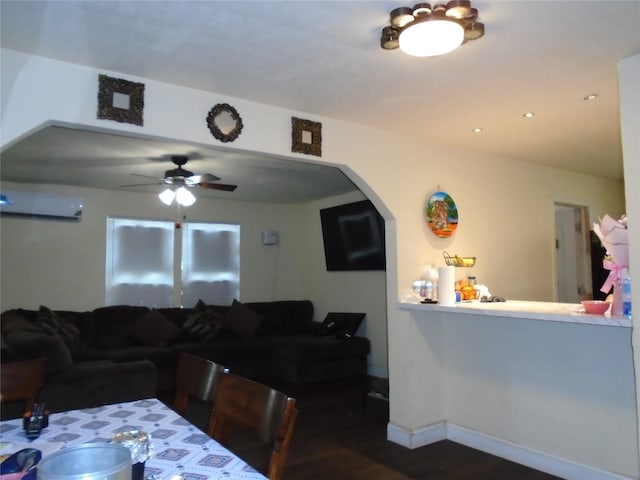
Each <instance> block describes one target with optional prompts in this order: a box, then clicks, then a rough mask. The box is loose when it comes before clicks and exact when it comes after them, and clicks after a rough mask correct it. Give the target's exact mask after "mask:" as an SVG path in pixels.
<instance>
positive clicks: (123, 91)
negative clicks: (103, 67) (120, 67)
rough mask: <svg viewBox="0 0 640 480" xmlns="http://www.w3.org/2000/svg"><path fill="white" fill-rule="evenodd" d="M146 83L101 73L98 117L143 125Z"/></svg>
mask: <svg viewBox="0 0 640 480" xmlns="http://www.w3.org/2000/svg"><path fill="white" fill-rule="evenodd" d="M143 110H144V83H136V82H130V81H129V80H123V79H122V78H112V77H108V76H107V75H100V77H99V86H98V118H101V119H105V120H115V121H116V122H120V123H133V124H134V125H142V123H143V121H142V112H143Z"/></svg>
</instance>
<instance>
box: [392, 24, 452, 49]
mask: <svg viewBox="0 0 640 480" xmlns="http://www.w3.org/2000/svg"><path fill="white" fill-rule="evenodd" d="M399 40H400V50H402V51H403V52H404V53H406V54H407V55H411V56H414V57H434V56H437V55H444V54H445V53H449V52H452V51H453V50H455V49H456V48H458V47H459V46H460V45H462V42H463V40H464V28H462V25H460V24H459V23H457V22H452V21H450V20H425V21H421V22H415V23H413V24H411V25H410V26H409V27H408V28H406V29H404V30H403V31H402V32H401V33H400V39H399Z"/></svg>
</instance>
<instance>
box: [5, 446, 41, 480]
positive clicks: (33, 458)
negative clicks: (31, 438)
mask: <svg viewBox="0 0 640 480" xmlns="http://www.w3.org/2000/svg"><path fill="white" fill-rule="evenodd" d="M41 459H42V452H41V451H40V450H36V449H35V448H24V449H22V450H18V451H17V452H16V453H14V454H12V455H10V456H9V457H7V458H5V459H4V460H3V461H2V463H0V475H7V474H9V473H18V472H28V473H27V474H26V475H24V476H22V477H21V478H22V480H35V478H36V469H35V466H36V465H38V462H40V460H41Z"/></svg>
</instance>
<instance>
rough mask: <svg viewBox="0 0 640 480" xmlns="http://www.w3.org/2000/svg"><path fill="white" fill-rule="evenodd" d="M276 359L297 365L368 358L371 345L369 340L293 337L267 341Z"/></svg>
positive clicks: (358, 338) (274, 338) (271, 338)
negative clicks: (351, 358)
mask: <svg viewBox="0 0 640 480" xmlns="http://www.w3.org/2000/svg"><path fill="white" fill-rule="evenodd" d="M267 340H268V342H269V345H270V347H271V350H270V352H271V353H270V354H271V356H272V357H274V358H281V359H287V360H289V361H294V362H297V363H307V362H317V361H324V360H329V359H336V358H347V357H366V355H367V354H368V353H369V349H370V343H369V340H368V339H367V338H364V337H353V338H344V339H343V338H334V337H312V336H308V335H292V336H288V337H270V338H268V339H267Z"/></svg>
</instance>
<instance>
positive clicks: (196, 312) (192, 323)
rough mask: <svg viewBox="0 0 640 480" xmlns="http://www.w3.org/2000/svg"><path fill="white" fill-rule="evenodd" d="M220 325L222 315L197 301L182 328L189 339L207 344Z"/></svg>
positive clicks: (215, 334) (214, 335)
mask: <svg viewBox="0 0 640 480" xmlns="http://www.w3.org/2000/svg"><path fill="white" fill-rule="evenodd" d="M222 324H223V318H222V315H220V314H219V313H217V312H214V311H212V310H210V309H209V307H208V306H207V305H206V304H205V303H204V302H203V301H202V300H198V303H196V305H195V307H193V310H192V312H191V314H190V315H189V317H188V318H187V320H186V321H185V322H184V323H183V324H182V328H183V330H184V331H185V332H187V334H188V335H189V337H191V338H194V339H198V340H200V341H204V342H209V341H211V340H213V339H214V338H215V337H216V336H217V334H218V332H219V331H220V329H221V328H222Z"/></svg>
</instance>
